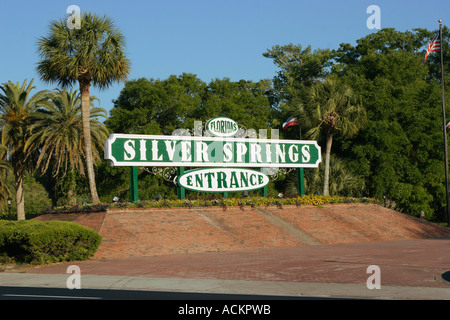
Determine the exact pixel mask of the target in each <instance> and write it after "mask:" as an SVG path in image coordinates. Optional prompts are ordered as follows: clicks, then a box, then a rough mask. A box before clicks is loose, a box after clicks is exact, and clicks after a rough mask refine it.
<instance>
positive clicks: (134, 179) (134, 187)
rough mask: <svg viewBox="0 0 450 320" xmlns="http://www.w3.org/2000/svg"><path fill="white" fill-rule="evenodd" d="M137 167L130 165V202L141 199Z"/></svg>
mask: <svg viewBox="0 0 450 320" xmlns="http://www.w3.org/2000/svg"><path fill="white" fill-rule="evenodd" d="M137 169H138V168H137V167H130V202H137V201H138V199H139V197H138V170H137Z"/></svg>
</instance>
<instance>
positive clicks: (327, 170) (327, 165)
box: [323, 132, 333, 196]
mask: <svg viewBox="0 0 450 320" xmlns="http://www.w3.org/2000/svg"><path fill="white" fill-rule="evenodd" d="M332 143H333V134H332V133H331V132H328V133H327V147H326V151H325V173H324V177H323V195H324V196H328V192H329V191H328V189H329V181H330V154H331V144H332Z"/></svg>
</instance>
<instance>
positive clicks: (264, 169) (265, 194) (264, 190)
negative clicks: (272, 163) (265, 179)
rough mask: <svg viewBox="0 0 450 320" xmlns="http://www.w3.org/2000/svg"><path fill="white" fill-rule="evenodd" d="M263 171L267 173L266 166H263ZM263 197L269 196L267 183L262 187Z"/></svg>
mask: <svg viewBox="0 0 450 320" xmlns="http://www.w3.org/2000/svg"><path fill="white" fill-rule="evenodd" d="M261 172H262V173H264V174H266V172H267V170H266V168H261ZM261 197H267V185H265V186H264V187H262V188H261Z"/></svg>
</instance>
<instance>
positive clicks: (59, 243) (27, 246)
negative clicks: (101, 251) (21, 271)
mask: <svg viewBox="0 0 450 320" xmlns="http://www.w3.org/2000/svg"><path fill="white" fill-rule="evenodd" d="M101 241H102V237H101V235H100V234H99V233H98V232H97V231H95V230H92V229H90V228H87V227H85V226H82V225H80V224H77V223H74V222H68V221H36V220H20V221H5V220H0V256H3V258H4V259H5V258H8V257H9V258H11V259H13V260H14V261H15V262H17V263H30V264H44V263H52V262H61V261H73V260H86V259H88V258H89V257H91V256H93V255H94V254H95V252H96V251H97V249H98V247H99V245H100V242H101Z"/></svg>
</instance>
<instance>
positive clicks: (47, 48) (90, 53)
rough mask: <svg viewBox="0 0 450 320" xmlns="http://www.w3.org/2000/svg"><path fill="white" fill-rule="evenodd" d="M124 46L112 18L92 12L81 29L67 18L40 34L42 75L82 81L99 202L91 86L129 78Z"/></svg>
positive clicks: (90, 168) (90, 169)
mask: <svg viewBox="0 0 450 320" xmlns="http://www.w3.org/2000/svg"><path fill="white" fill-rule="evenodd" d="M124 49H125V41H124V37H123V35H122V34H121V32H120V31H119V30H118V29H117V28H116V26H115V25H114V23H113V21H112V20H111V19H110V18H109V17H106V16H104V17H103V18H101V17H98V16H96V15H94V14H91V13H84V14H83V16H82V17H81V28H80V29H76V28H69V27H68V26H67V24H66V21H65V20H64V19H61V20H59V21H56V20H53V21H52V22H51V26H50V33H49V35H48V36H47V37H42V38H40V39H39V43H38V51H39V53H40V56H41V58H42V60H41V61H40V62H39V63H38V66H37V71H38V73H39V75H40V76H41V79H42V80H44V81H47V82H52V83H54V82H56V83H58V84H59V85H61V86H63V87H68V86H72V85H73V84H75V83H77V82H78V84H79V87H80V92H81V118H82V126H83V141H84V149H85V155H86V167H87V174H88V178H89V188H90V192H91V197H92V202H94V203H99V202H100V199H99V197H98V193H97V187H96V183H95V174H94V164H93V155H92V141H91V128H90V115H89V113H90V110H89V106H90V99H89V95H90V93H89V88H90V86H91V85H94V86H95V87H98V88H100V89H105V88H107V87H109V86H110V85H111V84H113V83H114V82H120V81H125V80H126V79H127V77H128V75H129V73H130V61H129V60H128V59H127V57H126V56H125V53H124Z"/></svg>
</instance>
